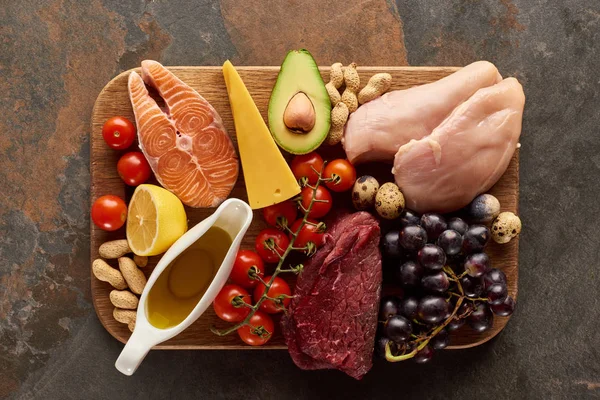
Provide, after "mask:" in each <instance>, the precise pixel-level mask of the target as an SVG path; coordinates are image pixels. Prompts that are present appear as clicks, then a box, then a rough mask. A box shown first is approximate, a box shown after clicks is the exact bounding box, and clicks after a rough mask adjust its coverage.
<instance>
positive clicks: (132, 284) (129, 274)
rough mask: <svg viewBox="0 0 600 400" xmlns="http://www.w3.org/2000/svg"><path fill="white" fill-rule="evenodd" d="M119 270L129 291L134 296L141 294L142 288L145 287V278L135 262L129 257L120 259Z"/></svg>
mask: <svg viewBox="0 0 600 400" xmlns="http://www.w3.org/2000/svg"><path fill="white" fill-rule="evenodd" d="M119 269H120V270H121V273H122V274H123V278H125V281H126V282H127V285H129V289H131V291H132V292H133V293H135V294H142V292H143V291H144V286H146V276H145V275H144V273H143V272H142V271H141V270H140V269H139V268H138V267H137V265H135V262H134V261H133V260H132V259H131V258H129V257H121V258H119Z"/></svg>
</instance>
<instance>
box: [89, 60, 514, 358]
mask: <svg viewBox="0 0 600 400" xmlns="http://www.w3.org/2000/svg"><path fill="white" fill-rule="evenodd" d="M169 69H170V70H171V71H173V72H174V73H175V74H176V75H177V76H178V77H179V78H181V79H182V80H183V81H184V82H186V83H187V84H189V85H190V86H191V87H193V88H194V89H196V90H197V91H198V92H199V93H200V94H202V96H204V97H205V98H206V99H207V100H208V101H209V102H210V103H211V104H212V105H213V107H214V108H215V109H216V110H217V111H218V112H219V114H220V115H221V117H222V118H223V123H224V125H225V127H226V129H227V131H228V132H229V134H230V135H231V137H232V139H233V141H234V143H236V139H235V130H234V125H233V118H232V115H231V110H230V108H229V100H228V98H227V91H226V88H225V82H224V80H223V75H222V72H221V67H170V68H169ZM456 69H457V68H453V67H359V69H358V70H359V74H360V77H361V81H362V82H366V81H367V80H368V78H369V77H370V76H371V75H372V74H374V73H378V72H389V73H391V74H392V76H393V84H392V89H406V88H408V87H411V86H415V85H420V84H424V83H429V82H433V81H435V80H438V79H440V78H442V77H444V76H446V75H449V74H450V73H452V72H454V71H456ZM237 70H238V72H239V74H240V76H241V77H242V79H243V80H244V82H245V83H246V86H247V87H248V90H249V91H250V94H251V95H252V97H253V99H254V101H255V102H256V104H257V106H258V108H259V110H261V113H262V115H263V117H264V118H265V120H266V114H267V105H268V101H269V97H270V95H271V88H272V87H273V85H274V83H275V80H276V78H277V73H278V71H279V67H238V68H237ZM328 71H329V69H328V68H321V73H322V75H323V76H324V79H327V76H328ZM129 72H130V71H126V72H124V73H122V74H120V75H119V76H117V77H116V78H114V79H113V80H112V81H110V82H109V83H108V84H107V85H106V87H105V88H104V89H103V90H102V92H101V93H100V95H99V96H98V98H97V100H96V103H95V106H94V111H93V116H92V130H91V132H92V133H91V139H90V147H91V156H90V163H91V165H90V170H91V200H92V201H93V200H95V199H96V198H98V197H99V196H102V195H104V194H114V195H118V196H121V197H123V198H124V199H126V201H129V199H130V197H131V194H132V193H133V189H132V188H129V187H126V186H125V185H124V184H123V182H122V181H121V179H120V178H119V176H118V174H117V170H116V164H117V161H118V158H119V156H120V155H121V154H122V153H120V152H116V151H113V150H111V149H110V148H108V146H106V144H105V143H104V141H103V139H102V134H101V130H102V125H103V124H104V122H105V121H106V120H107V119H108V118H110V117H112V116H115V115H123V116H125V117H127V118H129V119H131V120H132V121H134V116H133V111H132V109H131V104H130V102H129V97H128V93H127V76H128V74H129ZM341 152H342V150H341V149H340V148H339V147H338V148H333V149H331V150H325V153H330V154H340V153H341ZM326 155H327V154H326ZM372 168H373V167H372V166H371V167H370V166H364V167H363V166H360V167H359V168H358V172H359V174H360V173H361V172H371V169H372ZM383 170H385V171H384V172H381V171H380V172H378V174H377V175H378V178H379V179H381V180H383V181H385V180H388V181H392V180H393V176H392V175H391V173H390V172H388V171H389V169H388V168H387V167H386V168H383ZM383 170H382V171H383ZM490 193H492V194H494V195H495V196H496V197H497V198H498V199H499V200H500V203H501V204H502V211H513V212H515V213H517V212H518V202H519V201H518V200H519V152H518V151H517V152H515V155H514V156H513V158H512V160H511V162H510V165H509V167H508V170H507V171H506V173H505V174H504V175H503V176H502V178H501V179H500V180H499V181H498V183H497V184H496V185H495V186H494V187H493V188H492V189H491V190H490ZM230 196H231V197H237V198H240V199H242V200H247V196H246V192H245V189H244V181H243V175H242V174H240V177H239V179H238V182H237V183H236V186H235V188H234V190H233V192H232V193H231V195H230ZM346 197H349V196H346ZM347 200H348V199H344V198H336V199H335V200H334V201H335V207H336V208H337V207H342V206H343V204H344V201H346V202H347ZM186 211H187V215H188V220H189V226H190V227H191V226H193V225H195V224H196V223H198V222H199V221H201V220H202V219H204V218H206V217H207V216H209V215H210V214H211V213H212V212H213V211H214V209H192V208H188V207H186ZM90 225H91V227H92V228H91V260H94V259H96V258H97V257H98V247H99V246H100V244H102V243H104V242H105V241H107V240H113V239H122V238H124V237H125V230H124V228H123V229H121V230H118V231H116V232H105V231H102V230H100V229H98V228H96V226H95V225H94V224H93V223H91V224H90ZM264 227H265V223H264V221H263V219H262V216H261V215H260V213H259V212H255V218H254V222H253V223H252V226H251V228H250V229H249V231H248V234H247V235H246V237H245V238H244V241H243V244H242V247H243V248H253V243H254V238H255V237H256V234H257V233H258V232H259V231H260V230H261V229H263V228H264ZM518 246H519V245H518V240H513V241H511V242H510V243H509V244H507V245H503V246H500V245H497V244H495V243H492V244H491V245H490V246H489V248H488V253H489V255H490V257H491V260H492V263H493V265H494V267H496V268H500V269H501V270H503V271H504V272H505V273H506V275H507V277H508V281H509V287H508V289H509V294H510V295H511V296H512V297H513V298H515V299H516V297H517V281H518V252H519V247H518ZM159 258H160V257H151V258H150V262H149V264H148V266H147V267H146V268H144V272H145V273H146V275H147V276H149V274H150V273H151V271H152V269H153V267H154V266H155V265H156V262H157V261H158V260H159ZM108 262H109V264H111V265H112V266H114V267H116V266H117V264H116V260H109V261H108ZM90 273H91V262H90ZM287 278H288V277H286V279H287ZM290 281H291V283H293V279H290ZM91 286H92V297H93V302H94V307H95V309H96V313H97V314H98V318H99V319H100V322H101V323H102V325H103V326H104V327H105V328H106V330H107V331H108V332H109V333H110V334H111V335H112V336H114V337H115V338H117V339H118V340H119V341H121V342H123V343H124V342H126V341H127V339H128V338H129V335H130V332H129V330H128V329H127V326H126V325H124V324H121V323H119V322H117V321H115V320H114V319H113V317H112V311H113V306H112V305H111V303H110V301H109V296H108V294H109V292H110V291H111V289H112V288H111V286H110V285H109V284H107V283H105V282H100V281H99V280H97V279H95V278H94V277H93V276H92V279H91ZM507 322H508V318H501V317H497V318H496V319H495V321H494V326H493V328H492V329H491V330H489V331H487V332H485V333H483V334H477V333H475V332H473V331H472V330H471V329H469V328H468V327H463V328H462V329H461V330H460V331H458V333H455V334H453V335H452V343H451V346H450V347H449V349H459V348H467V347H473V346H477V345H479V344H482V343H484V342H486V341H488V340H490V339H491V338H493V337H494V336H496V335H497V334H498V333H499V332H500V331H501V330H502V329H503V328H504V326H505V325H506V323H507ZM212 325H216V326H218V327H224V326H226V324H225V323H224V322H222V321H220V320H219V319H218V318H217V317H216V316H215V315H214V312H213V310H212V308H209V309H208V310H207V311H206V313H205V314H204V315H203V316H202V317H201V318H200V319H198V320H197V321H196V322H195V323H194V324H193V325H192V326H190V327H189V328H188V329H187V330H185V331H184V332H182V333H181V334H180V335H178V336H176V337H174V338H172V339H171V340H169V341H167V342H165V343H162V344H160V345H159V346H156V348H157V349H245V350H248V349H285V343H284V341H283V337H282V335H281V333H280V331H279V328H278V330H277V332H276V334H275V335H274V337H273V338H272V340H271V341H270V342H269V343H268V344H266V345H265V346H262V347H250V346H246V345H244V344H243V343H242V342H241V340H240V339H239V338H238V336H237V335H236V334H233V335H229V336H226V337H217V336H215V335H214V334H212V333H211V332H210V330H209V328H210V326H212Z"/></svg>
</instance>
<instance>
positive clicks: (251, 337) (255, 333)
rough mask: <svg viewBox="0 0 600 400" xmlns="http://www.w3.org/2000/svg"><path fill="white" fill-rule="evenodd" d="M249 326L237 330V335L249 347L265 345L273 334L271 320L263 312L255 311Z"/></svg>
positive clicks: (273, 326)
mask: <svg viewBox="0 0 600 400" xmlns="http://www.w3.org/2000/svg"><path fill="white" fill-rule="evenodd" d="M249 323H250V325H244V326H242V327H241V328H238V330H237V333H238V335H240V339H242V340H243V341H244V342H245V343H246V344H249V345H250V346H262V345H263V344H265V343H267V342H268V341H269V340H270V339H271V337H272V336H273V333H274V332H275V324H273V319H272V318H271V317H270V316H269V315H267V314H265V313H264V312H261V311H257V312H255V313H254V315H253V316H252V317H250V321H249Z"/></svg>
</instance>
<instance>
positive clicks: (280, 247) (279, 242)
mask: <svg viewBox="0 0 600 400" xmlns="http://www.w3.org/2000/svg"><path fill="white" fill-rule="evenodd" d="M267 243H271V245H272V246H271V247H273V246H274V247H275V249H277V253H279V254H277V253H276V252H275V250H272V249H271V248H269V246H268V245H267ZM289 244H290V241H289V239H288V237H287V236H286V235H285V233H283V232H281V231H279V230H277V229H275V228H267V229H263V230H262V231H260V232H259V234H258V236H257V237H256V243H255V248H256V252H257V253H258V255H259V256H260V257H261V258H262V259H263V260H265V262H268V263H277V262H279V259H280V258H279V256H280V255H283V253H284V252H285V250H286V249H287V247H288V246H289Z"/></svg>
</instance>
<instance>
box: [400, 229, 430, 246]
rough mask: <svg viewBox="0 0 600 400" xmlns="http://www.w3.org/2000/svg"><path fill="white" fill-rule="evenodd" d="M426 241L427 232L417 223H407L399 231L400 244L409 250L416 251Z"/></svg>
mask: <svg viewBox="0 0 600 400" xmlns="http://www.w3.org/2000/svg"><path fill="white" fill-rule="evenodd" d="M426 243H427V232H425V229H423V228H422V227H420V226H418V225H408V226H405V227H404V228H402V230H401V231H400V245H401V246H402V247H403V248H405V249H406V250H409V251H418V250H420V249H421V248H422V247H423V246H425V244H426Z"/></svg>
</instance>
